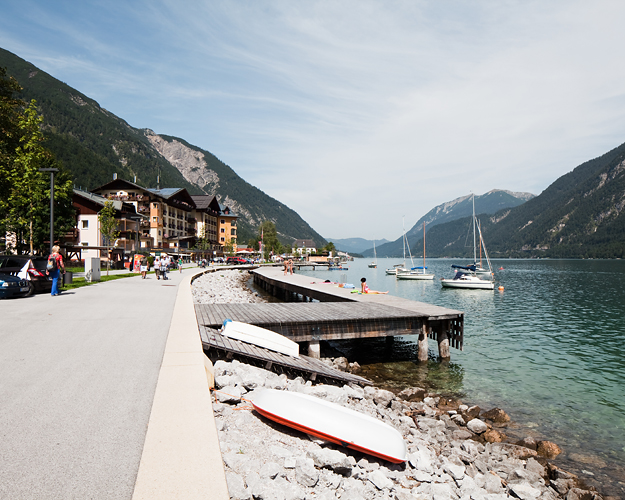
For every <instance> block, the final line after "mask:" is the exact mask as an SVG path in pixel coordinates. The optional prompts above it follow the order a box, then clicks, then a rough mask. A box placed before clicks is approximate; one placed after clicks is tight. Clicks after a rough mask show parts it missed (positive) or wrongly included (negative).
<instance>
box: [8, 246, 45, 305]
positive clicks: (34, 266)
mask: <svg viewBox="0 0 625 500" xmlns="http://www.w3.org/2000/svg"><path fill="white" fill-rule="evenodd" d="M47 263H48V258H47V257H41V256H33V255H0V273H6V274H10V275H12V276H17V275H18V274H19V273H20V271H21V270H22V269H24V267H25V266H27V267H26V272H27V276H26V280H27V286H28V288H29V289H30V290H29V293H28V294H29V295H32V294H33V293H35V292H36V293H41V292H48V293H50V291H51V290H52V279H51V278H50V276H48V275H47V274H46V264H47Z"/></svg>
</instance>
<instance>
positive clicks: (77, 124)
mask: <svg viewBox="0 0 625 500" xmlns="http://www.w3.org/2000/svg"><path fill="white" fill-rule="evenodd" d="M0 66H3V67H6V68H7V70H8V73H9V75H11V76H13V77H15V79H16V80H17V81H18V82H19V84H20V85H21V86H22V87H23V91H22V93H21V96H20V97H21V98H23V99H25V100H28V101H30V100H31V99H35V100H36V101H37V107H38V110H39V112H40V114H42V115H43V117H44V122H43V126H42V128H43V131H44V135H45V138H46V144H45V145H46V147H47V148H48V149H49V150H50V151H52V153H54V154H55V156H56V157H57V159H58V160H59V161H60V162H61V163H62V164H63V165H64V166H65V167H66V168H67V169H68V170H69V171H70V172H71V173H72V175H73V177H74V182H75V184H76V185H77V186H79V187H81V188H84V189H87V190H90V189H95V188H97V187H99V186H101V185H103V184H105V183H107V182H109V181H110V180H112V179H113V176H114V175H117V176H118V177H119V178H122V179H127V180H130V181H133V182H135V181H136V183H138V184H140V185H142V186H144V187H148V188H149V187H156V185H157V183H158V182H159V180H160V185H161V186H167V187H180V188H185V189H187V191H188V192H189V193H190V194H214V195H216V196H217V197H218V200H219V201H220V203H222V204H225V205H228V206H230V207H231V208H232V210H233V211H235V212H237V214H238V215H240V219H239V223H238V239H239V244H240V245H241V246H245V245H246V244H247V241H248V240H249V239H251V238H253V237H254V236H256V231H257V228H258V225H259V224H260V222H262V221H263V220H271V221H272V222H274V224H275V225H276V229H277V231H278V236H279V238H280V240H281V241H282V243H284V244H289V245H290V244H291V243H292V242H293V241H294V240H295V239H301V238H304V239H312V240H314V241H315V243H316V244H317V245H318V246H323V245H325V244H326V243H327V242H326V240H325V239H324V238H323V237H322V236H321V235H320V234H319V233H317V232H316V231H315V230H314V229H313V228H312V227H310V225H308V224H307V223H306V222H305V221H304V220H303V219H302V218H301V217H300V216H299V215H298V214H297V213H296V212H295V211H293V210H292V209H290V208H289V207H287V206H286V205H284V204H283V203H281V202H279V201H278V200H276V199H274V198H272V197H270V196H268V195H267V194H266V193H264V192H263V191H261V190H260V189H258V188H256V187H255V186H252V185H251V184H249V183H248V182H246V181H245V180H244V179H242V178H241V177H240V176H239V175H238V174H237V173H236V172H235V171H234V170H233V169H232V168H231V167H230V166H228V165H227V164H226V163H224V162H222V161H221V160H219V159H218V158H217V157H216V156H214V155H213V154H212V153H210V152H209V151H206V150H203V149H202V148H199V147H197V146H193V145H191V144H189V143H188V142H186V141H185V140H184V139H182V138H178V137H173V136H168V135H165V134H156V133H155V132H154V131H152V130H150V129H138V128H135V127H132V126H131V125H130V124H128V123H127V122H126V121H125V120H123V119H122V118H120V117H118V116H116V115H114V114H113V113H111V112H110V111H107V110H106V109H105V108H103V107H102V106H100V104H99V103H98V102H97V101H95V100H94V99H91V98H90V97H88V96H86V95H85V94H83V93H82V92H80V91H78V90H76V89H74V88H72V87H70V86H69V85H67V84H65V83H63V82H61V81H60V80H58V79H56V78H54V77H53V76H52V75H49V74H48V73H46V72H45V71H43V70H41V69H39V68H37V67H36V66H35V65H34V64H32V63H30V62H28V61H26V60H24V59H22V58H20V57H19V56H17V55H15V54H13V53H11V52H9V51H7V50H5V49H2V48H0ZM204 165H206V167H204ZM194 172H197V174H198V175H197V177H196V178H194V175H193V174H194Z"/></svg>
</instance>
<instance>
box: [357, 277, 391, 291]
mask: <svg viewBox="0 0 625 500" xmlns="http://www.w3.org/2000/svg"><path fill="white" fill-rule="evenodd" d="M360 291H361V292H362V293H380V294H385V293H388V291H386V292H378V291H377V290H371V289H370V288H369V285H367V278H361V279H360Z"/></svg>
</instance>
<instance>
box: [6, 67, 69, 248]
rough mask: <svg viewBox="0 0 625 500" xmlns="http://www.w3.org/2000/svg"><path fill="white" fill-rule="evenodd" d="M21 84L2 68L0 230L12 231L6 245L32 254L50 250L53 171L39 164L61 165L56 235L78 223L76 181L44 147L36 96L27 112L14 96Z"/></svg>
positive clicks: (57, 194)
mask: <svg viewBox="0 0 625 500" xmlns="http://www.w3.org/2000/svg"><path fill="white" fill-rule="evenodd" d="M19 89H20V87H19V85H17V82H15V80H13V79H8V80H7V79H6V73H5V72H4V70H1V69H0V234H3V235H4V234H7V233H8V234H10V235H11V236H12V237H11V238H9V239H8V242H6V243H5V246H7V247H9V248H11V247H13V248H12V249H14V250H16V251H17V252H18V253H23V252H24V251H27V252H29V253H31V254H33V253H35V251H40V252H44V251H45V248H46V245H45V241H46V238H48V236H49V234H50V202H49V200H50V190H49V186H50V183H49V176H48V174H45V173H42V172H40V171H39V169H40V168H57V169H58V170H59V174H60V175H59V176H57V177H56V178H55V181H56V182H55V191H56V193H55V197H54V198H55V200H54V201H55V230H56V233H57V234H62V233H66V232H67V231H68V230H69V229H71V228H72V227H74V225H75V218H74V210H73V207H72V180H71V178H70V177H69V174H68V173H67V172H66V171H65V170H64V169H62V167H61V165H60V164H58V163H57V161H56V160H55V158H54V156H53V155H52V154H51V153H50V152H49V151H48V150H47V149H46V148H44V146H43V133H42V131H41V123H42V121H43V117H42V116H39V115H38V114H37V103H36V101H35V100H32V101H31V102H30V104H29V105H28V107H27V108H26V109H24V110H23V111H22V109H21V106H23V105H24V102H23V101H20V100H18V99H14V98H13V97H12V92H17V91H18V90H19ZM56 207H58V210H57V208H56Z"/></svg>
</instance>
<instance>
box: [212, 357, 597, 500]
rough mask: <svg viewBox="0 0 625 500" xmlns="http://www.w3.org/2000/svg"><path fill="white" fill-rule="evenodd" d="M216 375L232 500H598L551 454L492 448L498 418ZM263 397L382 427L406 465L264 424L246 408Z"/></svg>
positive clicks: (402, 398) (443, 405) (376, 394)
mask: <svg viewBox="0 0 625 500" xmlns="http://www.w3.org/2000/svg"><path fill="white" fill-rule="evenodd" d="M214 369H215V384H216V387H217V389H218V390H217V391H215V393H214V406H213V409H214V412H215V420H216V424H217V430H218V432H219V442H220V446H221V450H222V453H223V459H224V464H225V467H226V477H227V481H228V488H229V491H230V496H231V498H233V499H240V500H247V499H252V498H254V499H256V500H304V499H313V498H314V499H324V500H330V499H337V498H340V499H341V500H370V499H393V500H409V499H440V500H443V499H467V500H469V499H473V500H480V499H485V500H498V499H504V498H510V497H512V498H521V499H523V500H533V499H539V498H540V499H545V500H547V499H556V498H566V499H567V500H576V499H584V500H586V499H588V500H591V499H599V498H601V497H600V496H599V495H598V494H597V493H596V492H595V491H592V490H588V489H586V488H585V486H584V485H583V483H582V482H581V481H580V480H579V479H578V478H577V477H576V476H574V475H572V474H569V473H567V472H565V471H563V470H561V469H559V468H557V467H555V466H553V465H551V464H549V463H548V461H547V458H546V457H547V456H550V455H551V454H554V453H557V445H554V444H553V443H550V442H548V441H539V442H538V443H536V442H532V440H531V439H528V440H525V441H524V442H523V443H522V444H521V445H520V444H509V443H501V442H496V437H497V434H499V431H497V430H496V426H497V425H498V424H501V423H504V422H502V421H505V420H506V419H509V417H508V416H507V415H506V414H505V412H503V411H502V410H500V409H493V410H491V411H488V412H482V411H481V410H480V409H479V408H478V407H476V406H472V407H469V406H468V405H463V404H461V403H459V402H457V401H451V400H447V399H444V398H440V397H439V396H434V395H429V394H426V393H425V391H424V390H423V389H419V388H414V389H407V390H404V391H402V392H400V393H399V394H397V395H395V394H393V393H392V392H390V391H387V390H384V389H377V388H375V387H364V388H362V387H359V386H343V387H335V386H330V385H323V384H318V385H314V384H312V383H311V382H310V381H308V382H306V381H304V379H302V378H299V377H298V378H296V379H292V380H290V379H287V377H286V376H285V375H276V374H275V373H272V372H269V371H266V370H263V369H261V368H257V367H253V366H250V365H246V364H243V363H239V362H237V361H232V362H225V361H217V362H216V363H215V366H214ZM259 388H270V389H279V390H287V391H297V392H301V393H304V394H309V395H313V396H316V397H319V398H322V399H325V400H328V401H331V402H333V403H337V404H340V405H343V406H346V407H348V408H352V409H354V410H357V411H360V412H362V413H365V414H367V415H370V416H372V417H375V418H378V419H380V420H381V421H383V422H385V423H387V424H389V425H391V426H393V427H395V428H396V429H397V430H398V431H400V432H401V434H402V435H403V437H404V440H405V441H406V443H407V446H408V462H406V463H405V464H403V465H396V464H391V463H388V462H385V461H383V460H379V459H377V458H375V457H371V456H367V455H363V454H361V453H358V452H354V451H352V450H348V449H345V448H341V447H338V446H336V445H333V444H331V443H326V442H324V441H321V440H318V439H316V438H313V437H309V436H307V435H306V434H303V433H301V432H298V431H295V430H292V429H290V428H288V427H284V426H281V425H279V424H276V423H274V422H272V421H270V420H267V419H265V418H264V417H262V416H260V415H258V414H257V413H256V412H253V411H252V410H251V408H250V405H249V403H248V402H247V401H245V400H253V399H254V391H255V390H257V389H259ZM241 398H243V399H241ZM451 408H454V409H451ZM487 439H489V440H492V439H494V440H495V442H489V441H488V440H487Z"/></svg>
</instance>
